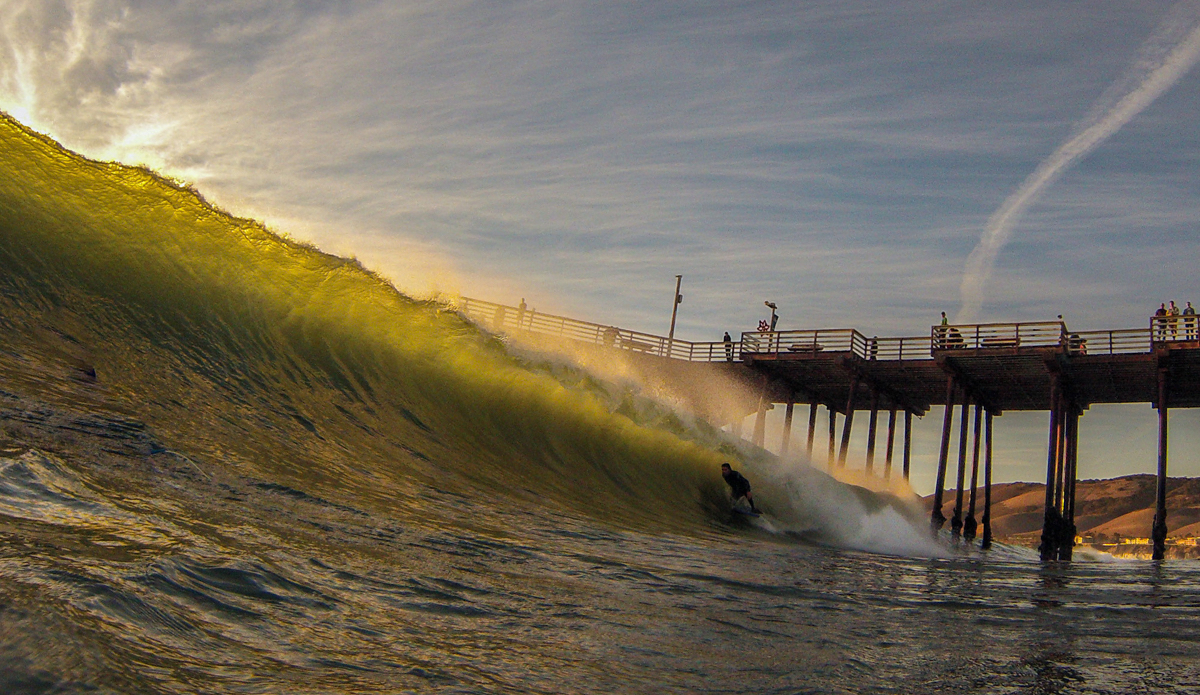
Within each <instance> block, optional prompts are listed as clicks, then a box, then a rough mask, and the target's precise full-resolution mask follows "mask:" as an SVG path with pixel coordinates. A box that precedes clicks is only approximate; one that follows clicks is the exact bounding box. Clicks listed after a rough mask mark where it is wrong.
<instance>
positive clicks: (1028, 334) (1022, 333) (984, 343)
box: [930, 321, 1069, 350]
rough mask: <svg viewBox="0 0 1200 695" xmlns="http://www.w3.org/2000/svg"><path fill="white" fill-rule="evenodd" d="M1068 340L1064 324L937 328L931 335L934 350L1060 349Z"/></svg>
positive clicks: (1043, 322)
mask: <svg viewBox="0 0 1200 695" xmlns="http://www.w3.org/2000/svg"><path fill="white" fill-rule="evenodd" d="M1068 337H1069V334H1068V333H1067V327H1066V324H1064V323H1063V322H1062V321H1033V322H1029V323H978V324H970V325H965V324H964V325H954V326H934V327H933V329H932V330H931V332H930V340H931V341H932V343H933V349H934V350H958V349H974V350H978V349H985V350H986V349H996V348H1030V347H1059V346H1062V345H1066V344H1067V341H1068Z"/></svg>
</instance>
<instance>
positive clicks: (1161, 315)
mask: <svg viewBox="0 0 1200 695" xmlns="http://www.w3.org/2000/svg"><path fill="white" fill-rule="evenodd" d="M1166 323H1167V303H1166V302H1163V303H1161V304H1159V305H1158V309H1155V311H1154V342H1156V343H1160V342H1162V341H1163V340H1166V338H1167V326H1166Z"/></svg>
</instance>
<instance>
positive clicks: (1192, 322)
mask: <svg viewBox="0 0 1200 695" xmlns="http://www.w3.org/2000/svg"><path fill="white" fill-rule="evenodd" d="M1183 315H1184V316H1185V317H1186V318H1184V319H1183V331H1184V334H1185V335H1186V337H1187V339H1188V340H1195V339H1196V310H1195V309H1194V308H1192V303H1191V302H1188V303H1187V306H1186V307H1184V308H1183Z"/></svg>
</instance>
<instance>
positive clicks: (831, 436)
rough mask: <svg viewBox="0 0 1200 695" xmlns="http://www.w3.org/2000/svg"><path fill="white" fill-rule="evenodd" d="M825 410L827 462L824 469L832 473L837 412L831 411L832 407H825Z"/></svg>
mask: <svg viewBox="0 0 1200 695" xmlns="http://www.w3.org/2000/svg"><path fill="white" fill-rule="evenodd" d="M825 409H826V410H828V411H829V460H828V461H827V462H826V468H828V469H829V470H831V471H832V470H833V452H834V444H835V442H834V440H835V438H836V437H837V411H836V410H834V409H833V406H832V405H827V406H825Z"/></svg>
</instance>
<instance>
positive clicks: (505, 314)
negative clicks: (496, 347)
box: [454, 297, 741, 362]
mask: <svg viewBox="0 0 1200 695" xmlns="http://www.w3.org/2000/svg"><path fill="white" fill-rule="evenodd" d="M454 305H455V307H456V308H457V309H458V310H459V311H460V312H462V313H463V315H465V316H466V317H468V318H470V319H471V320H473V321H475V322H476V323H479V324H480V325H482V326H485V327H487V328H489V329H490V330H492V331H495V332H496V333H508V334H513V333H521V332H527V333H535V334H538V335H545V336H555V337H559V338H565V339H568V340H575V341H579V342H584V343H591V344H593V345H602V346H605V347H614V348H620V349H623V350H629V351H631V352H638V353H642V354H647V355H655V356H657V357H668V358H671V359H677V360H684V361H686V362H721V361H729V362H732V361H734V360H738V359H741V344H740V343H738V342H737V341H730V342H728V343H726V342H724V341H713V342H700V343H695V342H691V341H687V340H680V339H678V338H675V339H671V338H667V337H664V336H661V335H654V334H652V333H643V332H641V331H631V330H629V329H628V328H618V327H616V326H606V325H604V324H600V323H592V322H590V321H580V320H579V319H573V318H570V317H567V316H557V315H555V314H547V313H542V312H537V311H534V310H532V309H529V308H522V307H519V306H515V307H514V306H509V305H505V304H497V303H495V302H487V301H484V300H482V299H472V298H470V297H459V298H457V299H456V300H455V301H454Z"/></svg>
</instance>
